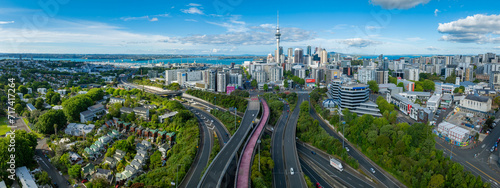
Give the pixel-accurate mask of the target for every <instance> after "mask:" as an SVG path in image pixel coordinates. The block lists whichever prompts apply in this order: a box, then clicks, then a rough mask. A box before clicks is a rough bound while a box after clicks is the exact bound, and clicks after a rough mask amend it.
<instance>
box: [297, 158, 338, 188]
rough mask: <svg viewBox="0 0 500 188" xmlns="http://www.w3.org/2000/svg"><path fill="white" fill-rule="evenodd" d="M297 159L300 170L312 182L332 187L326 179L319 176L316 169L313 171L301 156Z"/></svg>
mask: <svg viewBox="0 0 500 188" xmlns="http://www.w3.org/2000/svg"><path fill="white" fill-rule="evenodd" d="M299 161H300V166H301V167H302V171H304V174H305V175H306V176H308V177H309V179H310V180H311V182H312V183H313V184H316V183H319V184H320V185H321V186H322V187H332V186H330V184H328V183H326V181H325V180H323V178H321V176H320V175H318V173H316V171H314V170H313V168H312V167H311V166H310V165H309V164H307V163H306V162H305V161H304V160H303V159H302V158H300V157H299Z"/></svg>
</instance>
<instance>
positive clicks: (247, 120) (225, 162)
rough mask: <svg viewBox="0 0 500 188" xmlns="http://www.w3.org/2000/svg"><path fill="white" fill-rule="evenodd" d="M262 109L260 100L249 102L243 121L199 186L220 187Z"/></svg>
mask: <svg viewBox="0 0 500 188" xmlns="http://www.w3.org/2000/svg"><path fill="white" fill-rule="evenodd" d="M259 110H260V102H259V100H251V101H250V102H249V103H248V107H247V110H246V113H245V115H244V117H243V120H242V121H241V125H240V127H239V128H238V130H237V131H236V133H235V134H234V136H233V137H231V139H230V140H229V142H228V143H227V144H226V145H225V146H224V147H223V148H222V150H221V151H220V152H219V153H218V154H217V156H216V157H215V159H214V160H213V161H212V163H211V164H210V166H209V167H208V169H207V170H206V172H205V174H204V175H203V178H202V180H201V182H200V184H198V187H199V188H212V187H220V183H221V181H222V178H223V176H224V174H225V173H226V170H227V168H228V166H229V164H230V163H231V161H233V159H234V157H235V155H236V152H237V151H238V149H239V148H240V146H241V144H242V143H243V142H244V141H245V139H244V138H245V137H246V136H247V134H248V133H249V132H250V130H251V128H252V124H253V123H252V121H254V120H255V118H256V117H257V115H258V113H259Z"/></svg>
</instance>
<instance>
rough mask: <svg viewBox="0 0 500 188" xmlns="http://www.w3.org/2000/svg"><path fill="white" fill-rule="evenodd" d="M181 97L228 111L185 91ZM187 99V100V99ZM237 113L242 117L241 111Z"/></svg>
mask: <svg viewBox="0 0 500 188" xmlns="http://www.w3.org/2000/svg"><path fill="white" fill-rule="evenodd" d="M252 96H253V95H252ZM182 97H183V98H185V99H189V100H191V101H194V102H197V103H200V104H201V105H203V106H208V107H210V108H212V109H218V110H222V111H224V112H226V111H228V110H227V109H225V108H222V107H220V106H215V105H213V104H211V103H209V102H206V101H204V100H199V99H197V98H195V97H194V96H191V95H189V94H187V93H183V94H182ZM189 100H188V101H189ZM230 112H231V113H233V110H231V111H230ZM233 114H234V113H233ZM237 115H238V116H240V117H242V116H243V113H241V112H238V113H237Z"/></svg>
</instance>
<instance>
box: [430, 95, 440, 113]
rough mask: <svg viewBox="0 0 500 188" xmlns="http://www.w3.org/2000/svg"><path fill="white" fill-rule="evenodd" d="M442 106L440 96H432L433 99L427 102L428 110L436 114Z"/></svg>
mask: <svg viewBox="0 0 500 188" xmlns="http://www.w3.org/2000/svg"><path fill="white" fill-rule="evenodd" d="M440 104H441V95H440V94H434V95H432V97H431V98H429V100H427V108H428V109H430V110H431V111H432V112H435V111H436V110H437V109H438V108H439V105H440Z"/></svg>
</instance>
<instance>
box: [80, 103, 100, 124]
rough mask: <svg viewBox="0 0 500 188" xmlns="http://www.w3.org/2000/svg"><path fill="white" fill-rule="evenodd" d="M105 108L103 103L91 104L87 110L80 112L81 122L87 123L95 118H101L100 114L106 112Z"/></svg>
mask: <svg viewBox="0 0 500 188" xmlns="http://www.w3.org/2000/svg"><path fill="white" fill-rule="evenodd" d="M104 110H105V109H104V105H102V104H101V103H98V104H96V105H93V106H90V107H88V108H87V110H86V111H83V112H81V113H80V122H81V123H85V122H87V121H93V120H94V118H100V116H101V115H102V114H103V113H104Z"/></svg>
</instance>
